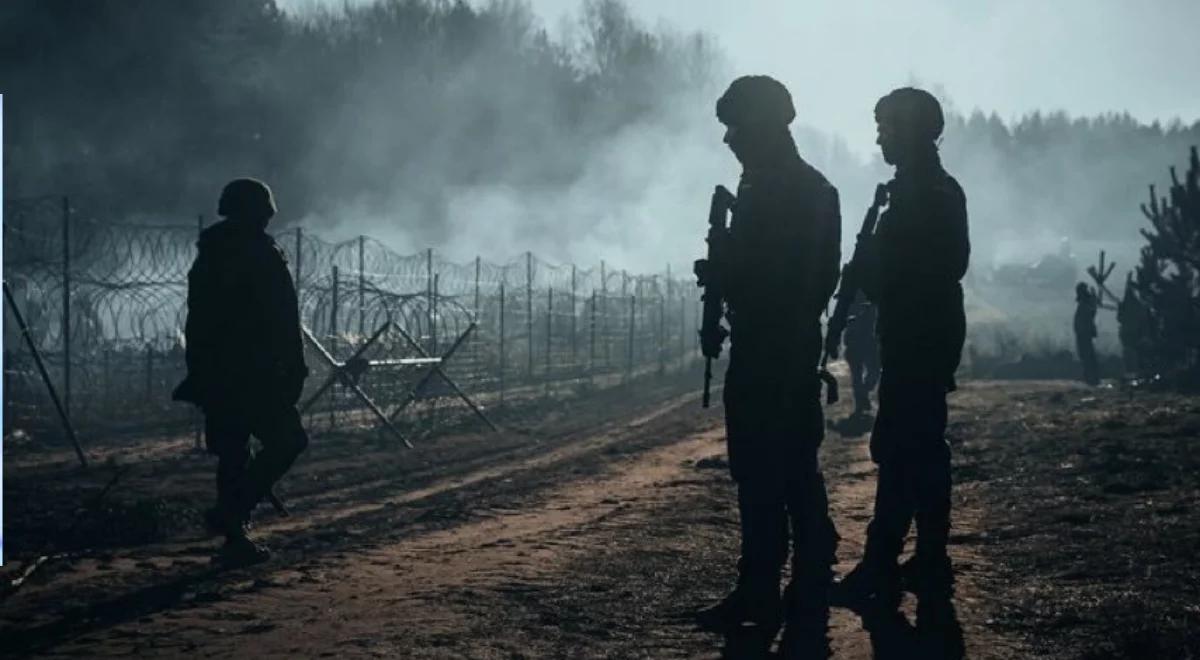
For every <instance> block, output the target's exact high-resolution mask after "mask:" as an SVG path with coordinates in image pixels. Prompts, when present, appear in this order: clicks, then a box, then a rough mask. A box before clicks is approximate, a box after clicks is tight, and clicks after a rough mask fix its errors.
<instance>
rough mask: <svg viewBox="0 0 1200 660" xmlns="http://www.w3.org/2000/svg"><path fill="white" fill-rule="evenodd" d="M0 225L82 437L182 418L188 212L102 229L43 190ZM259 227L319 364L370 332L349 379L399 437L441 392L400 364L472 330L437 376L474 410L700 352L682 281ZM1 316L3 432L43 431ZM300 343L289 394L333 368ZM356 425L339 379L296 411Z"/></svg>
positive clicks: (618, 378)
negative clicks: (361, 368) (299, 376)
mask: <svg viewBox="0 0 1200 660" xmlns="http://www.w3.org/2000/svg"><path fill="white" fill-rule="evenodd" d="M4 220H5V222H4V271H5V272H4V278H5V280H6V281H7V282H8V283H9V286H10V287H12V290H13V293H14V297H15V300H16V304H17V306H18V307H19V308H20V310H21V313H22V315H23V316H24V317H25V321H26V323H27V324H28V327H29V331H30V336H31V339H32V341H33V343H34V345H35V346H36V347H37V349H38V350H39V351H40V352H41V354H42V356H43V358H44V360H45V362H46V364H47V366H48V368H49V371H50V373H51V375H52V380H53V385H54V387H56V388H58V390H59V392H60V394H61V396H62V398H63V400H64V402H65V404H66V406H67V408H68V410H69V414H70V417H71V419H72V420H73V422H74V423H75V424H76V426H77V427H78V428H79V429H81V430H82V431H83V433H84V434H85V435H88V434H92V435H95V434H102V433H111V432H138V431H154V430H169V429H182V428H188V427H190V426H194V425H196V424H197V420H198V416H197V414H196V412H195V411H194V410H192V409H191V408H190V407H188V406H185V405H182V404H178V403H173V402H171V400H170V393H171V390H172V388H173V387H174V386H175V385H176V384H177V383H178V382H179V381H180V380H181V379H182V378H183V376H184V368H185V367H184V360H183V354H184V340H183V332H182V329H183V324H184V321H185V316H186V305H185V303H186V297H187V273H188V269H189V268H190V267H191V263H192V261H193V259H194V258H195V256H196V239H197V235H198V232H199V231H200V230H201V229H202V228H203V225H204V221H203V219H202V218H197V219H196V220H195V221H193V222H191V223H187V222H179V223H175V224H152V223H147V224H131V223H119V222H111V221H109V220H107V219H105V218H103V217H102V214H95V213H89V212H88V210H87V209H82V208H77V207H76V206H74V205H73V204H72V202H71V201H70V200H68V199H67V198H63V197H41V198H31V199H18V200H6V201H5V205H4ZM274 235H275V239H276V241H277V242H278V243H279V245H280V246H281V248H282V249H283V250H284V251H285V252H286V254H287V256H288V260H289V264H290V267H291V268H292V272H293V276H294V277H295V281H296V286H297V291H298V294H299V300H300V311H301V320H302V322H303V323H304V325H305V326H306V327H307V328H308V329H309V330H310V331H311V333H312V335H313V336H314V337H315V338H316V339H317V341H318V342H320V344H321V345H322V346H323V347H324V348H325V349H326V350H327V351H328V352H329V353H330V355H331V356H332V357H333V358H334V359H335V360H337V361H339V362H340V361H344V360H346V359H347V358H349V357H350V356H351V355H353V354H354V353H355V352H356V351H358V350H359V349H360V348H361V347H362V346H363V345H364V343H366V342H367V341H368V340H369V338H370V337H372V336H373V335H375V334H377V332H378V334H379V336H378V338H377V339H376V340H375V341H374V343H372V344H371V345H370V347H369V348H367V349H366V350H365V351H364V353H363V357H365V358H367V359H369V360H372V361H375V362H376V363H377V365H376V366H374V367H372V369H370V370H369V371H368V372H367V373H366V374H365V375H363V376H362V378H361V380H360V382H359V384H360V386H361V388H362V390H363V392H364V393H366V394H367V395H368V396H369V397H370V398H371V399H373V400H374V401H375V402H376V403H378V404H379V405H380V407H381V408H383V409H384V411H385V412H387V413H388V414H392V413H393V412H394V411H395V408H397V407H398V406H399V404H400V403H401V402H403V401H405V400H406V399H409V398H412V399H414V400H415V403H414V404H412V405H410V406H409V407H408V408H407V409H406V410H405V411H403V414H397V415H396V420H397V423H398V425H401V426H403V427H405V428H407V429H408V430H410V431H411V430H430V429H431V427H432V426H434V425H436V423H437V421H436V420H437V413H436V411H437V410H438V406H439V403H440V402H443V401H449V400H457V398H456V394H455V393H454V392H453V390H452V388H451V387H450V386H449V385H447V384H446V383H445V382H444V381H443V380H441V379H439V378H429V379H426V378H423V376H424V375H426V372H427V368H426V367H412V366H400V365H399V363H400V362H401V361H403V360H405V359H407V358H416V357H421V356H422V355H423V353H424V354H428V355H432V356H440V355H442V354H443V353H445V352H446V351H447V350H449V349H451V348H452V347H454V346H455V343H456V342H457V341H458V340H459V339H460V338H462V337H463V335H464V333H467V331H468V328H469V327H470V326H471V324H472V323H475V324H476V326H475V328H474V330H473V331H472V332H471V333H470V334H469V336H467V337H466V338H465V339H464V340H463V341H462V342H461V344H460V345H458V346H457V347H456V348H455V352H454V354H453V356H452V357H450V358H449V359H448V360H447V361H446V363H445V365H444V367H443V368H444V370H445V372H446V374H447V375H448V376H449V377H450V378H451V379H452V380H453V381H455V382H456V383H457V384H458V385H460V386H461V387H462V389H463V390H464V391H465V393H466V394H467V395H469V396H470V397H471V398H473V399H475V400H477V401H479V402H480V403H481V404H482V405H483V406H484V407H485V408H487V407H491V408H494V407H496V406H500V405H504V403H505V401H506V399H507V400H513V399H519V398H529V397H542V396H556V395H563V394H567V393H572V392H575V391H578V390H579V389H581V388H587V387H601V386H604V385H609V384H613V383H620V382H623V381H626V380H628V379H632V378H635V377H637V376H639V375H644V374H647V373H661V372H664V371H666V370H668V369H674V368H682V367H684V366H686V365H687V363H689V362H690V361H691V360H694V359H697V358H698V352H697V348H696V341H695V337H696V323H697V316H698V300H697V298H698V296H697V295H696V289H695V287H694V285H692V284H691V283H690V282H687V281H683V280H678V279H672V277H671V275H670V273H669V271H668V272H663V273H657V274H637V275H635V274H630V273H627V272H625V271H621V270H616V269H613V268H611V267H609V266H608V265H606V264H599V265H597V266H594V267H589V268H581V267H578V266H576V265H571V264H553V263H550V262H548V261H545V260H542V259H540V258H538V257H537V256H536V255H533V254H530V253H526V254H524V255H520V256H518V257H517V258H515V259H513V260H512V261H509V262H507V263H489V262H486V261H483V260H482V259H478V258H476V259H474V260H471V261H469V262H466V263H458V262H454V261H450V260H446V259H444V258H442V257H441V256H440V255H439V254H438V253H437V252H436V251H434V250H426V251H423V252H419V253H416V254H400V253H398V252H396V251H394V250H392V249H390V248H389V247H388V246H386V245H385V244H383V243H382V242H380V241H378V240H375V239H373V238H370V237H366V236H362V237H358V238H355V239H351V240H347V241H342V242H330V241H326V240H324V239H322V238H320V237H318V236H315V235H313V233H312V232H306V231H304V230H302V229H288V230H283V231H280V232H277V233H275V234H274ZM6 314H9V312H7V311H6ZM6 319H7V322H6V323H5V326H4V378H5V387H4V396H5V400H4V405H5V415H4V423H5V427H6V429H5V431H6V433H7V432H9V431H11V430H14V429H22V430H28V431H30V432H33V431H38V432H41V433H49V434H54V433H56V432H57V431H58V429H59V422H58V420H57V419H56V418H55V417H54V412H53V410H54V409H53V406H52V405H51V404H50V401H49V396H48V394H47V392H46V388H45V385H44V384H43V383H42V382H41V379H40V377H39V375H38V373H37V371H36V369H35V368H34V364H33V360H32V356H31V355H30V354H29V350H28V349H27V347H26V346H25V344H24V340H23V339H22V337H21V335H20V332H19V330H18V328H17V325H16V323H15V322H13V320H12V317H11V315H10V316H6ZM392 323H394V324H395V326H394V327H390V326H389V327H387V328H385V329H384V330H382V331H380V329H381V328H384V327H385V326H388V324H392ZM405 334H407V335H408V336H409V337H411V340H412V341H410V340H409V339H407V338H405V337H404V335H405ZM414 343H415V345H414ZM306 350H307V351H308V356H307V361H308V363H309V366H310V368H311V369H312V370H313V374H312V376H311V377H310V378H309V381H308V384H307V386H306V392H305V398H304V399H302V401H303V400H306V399H307V398H308V397H310V396H311V395H313V394H314V392H315V391H316V389H317V388H318V387H319V386H320V385H321V384H322V383H323V382H324V381H325V380H326V379H327V378H328V376H329V375H330V373H331V367H330V366H329V364H328V361H327V360H326V359H325V358H324V357H323V356H322V355H321V354H320V351H319V349H317V348H316V347H315V346H313V345H311V343H310V344H307V349H306ZM422 382H424V384H423V385H422V386H420V387H418V385H419V384H421V383H422ZM357 419H362V420H363V421H369V420H370V416H369V414H367V413H366V411H365V408H364V404H363V402H362V400H361V398H360V397H359V396H358V395H356V394H355V393H354V392H353V391H351V390H350V389H349V388H346V387H343V386H341V385H335V386H334V387H332V388H330V389H329V390H328V391H327V392H326V394H324V395H323V396H322V397H321V398H320V399H319V400H317V401H316V402H315V403H314V405H313V406H311V407H310V408H309V411H308V421H309V423H310V426H312V427H313V428H314V430H317V431H320V430H322V429H323V428H328V427H330V426H333V427H338V426H345V425H346V424H348V423H352V422H353V421H355V420H357Z"/></svg>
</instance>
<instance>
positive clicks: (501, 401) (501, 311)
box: [499, 280, 505, 406]
mask: <svg viewBox="0 0 1200 660" xmlns="http://www.w3.org/2000/svg"><path fill="white" fill-rule="evenodd" d="M504 357H505V356H504V280H500V374H499V375H500V405H501V406H503V405H504Z"/></svg>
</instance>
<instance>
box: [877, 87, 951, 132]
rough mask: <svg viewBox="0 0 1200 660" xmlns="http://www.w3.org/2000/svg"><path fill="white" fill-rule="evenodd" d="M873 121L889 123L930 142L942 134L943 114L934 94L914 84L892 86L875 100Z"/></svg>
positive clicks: (944, 119) (943, 125)
mask: <svg viewBox="0 0 1200 660" xmlns="http://www.w3.org/2000/svg"><path fill="white" fill-rule="evenodd" d="M875 121H877V122H879V123H880V124H889V125H893V126H896V127H897V128H900V129H901V130H903V131H905V132H908V131H912V132H913V134H914V135H915V137H917V138H919V139H921V140H928V141H930V142H933V141H934V140H936V139H938V137H939V136H941V134H942V128H944V127H945V125H946V118H945V116H944V115H943V114H942V104H940V103H938V100H937V99H936V98H934V97H933V94H930V93H929V92H927V91H925V90H923V89H917V88H916V87H901V88H900V89H896V90H892V91H891V92H890V93H889V94H888V95H887V96H884V97H883V98H881V99H879V102H878V103H876V104H875Z"/></svg>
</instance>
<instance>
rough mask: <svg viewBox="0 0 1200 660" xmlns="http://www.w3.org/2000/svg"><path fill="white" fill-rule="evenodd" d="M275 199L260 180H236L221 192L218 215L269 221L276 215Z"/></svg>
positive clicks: (226, 185)
mask: <svg viewBox="0 0 1200 660" xmlns="http://www.w3.org/2000/svg"><path fill="white" fill-rule="evenodd" d="M275 210H276V209H275V197H274V196H273V195H272V194H271V189H270V188H269V187H267V184H265V183H263V182H262V181H259V180H258V179H251V178H243V179H234V180H233V181H230V182H229V183H227V184H225V188H224V189H222V190H221V201H220V202H218V203H217V215H221V216H224V217H226V218H229V217H237V218H254V219H258V220H267V219H270V218H271V216H273V215H275Z"/></svg>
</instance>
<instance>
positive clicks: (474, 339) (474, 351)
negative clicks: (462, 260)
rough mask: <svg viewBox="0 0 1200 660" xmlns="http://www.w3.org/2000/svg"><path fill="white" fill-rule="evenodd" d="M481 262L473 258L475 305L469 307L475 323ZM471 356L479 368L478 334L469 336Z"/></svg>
mask: <svg viewBox="0 0 1200 660" xmlns="http://www.w3.org/2000/svg"><path fill="white" fill-rule="evenodd" d="M480 262H481V260H480V258H479V256H478V255H476V257H475V304H474V306H472V307H471V313H472V314H473V315H474V317H475V319H474V320H475V322H477V323H478V322H479V271H480V265H481V263H480ZM471 356H472V358H471V359H472V361H473V362H474V363H475V368H476V369H478V368H479V333H477V332H476V333H472V334H471Z"/></svg>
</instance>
